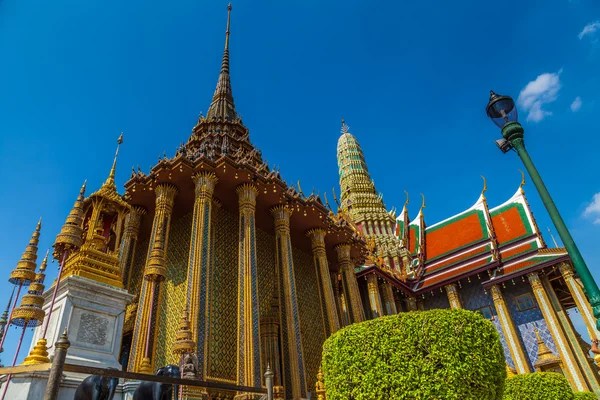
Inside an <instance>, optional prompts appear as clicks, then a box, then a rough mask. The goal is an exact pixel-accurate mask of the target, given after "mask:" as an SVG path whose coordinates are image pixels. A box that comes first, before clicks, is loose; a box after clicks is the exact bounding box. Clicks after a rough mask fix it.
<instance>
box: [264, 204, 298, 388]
mask: <svg viewBox="0 0 600 400" xmlns="http://www.w3.org/2000/svg"><path fill="white" fill-rule="evenodd" d="M291 214H292V210H291V208H290V207H288V206H284V205H282V206H277V207H274V208H272V209H271V215H273V219H274V220H275V240H276V249H277V265H278V269H279V282H280V285H281V286H280V287H283V298H282V299H280V301H281V302H282V303H283V304H282V307H283V308H284V309H285V312H284V315H283V317H284V318H285V320H286V321H285V322H286V329H283V330H282V332H283V334H284V335H286V339H287V340H285V341H284V345H287V348H288V357H289V359H287V360H285V362H286V368H288V369H289V371H290V377H291V380H292V382H291V384H292V390H291V392H292V398H294V399H300V398H304V397H306V377H305V371H304V355H303V351H302V341H301V337H300V317H299V315H298V299H297V297H296V279H295V277H294V261H293V259H292V242H291V239H290V215H291ZM285 342H287V343H285Z"/></svg>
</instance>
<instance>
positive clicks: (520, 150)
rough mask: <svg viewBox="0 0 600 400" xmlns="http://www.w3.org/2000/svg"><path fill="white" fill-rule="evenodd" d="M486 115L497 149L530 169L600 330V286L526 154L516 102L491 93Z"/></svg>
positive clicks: (532, 178) (530, 173) (508, 97)
mask: <svg viewBox="0 0 600 400" xmlns="http://www.w3.org/2000/svg"><path fill="white" fill-rule="evenodd" d="M486 113H487V115H488V117H490V119H491V120H492V121H493V122H494V124H496V125H497V126H498V127H499V128H500V129H502V139H499V140H496V145H497V146H498V147H499V148H500V150H502V152H503V153H506V152H508V151H510V150H515V151H516V152H517V154H518V155H519V157H521V161H523V164H525V168H527V172H529V176H530V177H531V180H532V181H533V184H534V185H535V187H536V189H537V191H538V193H539V194H540V197H541V198H542V201H543V202H544V206H546V210H548V214H550V218H551V219H552V222H553V223H554V226H555V227H556V230H557V232H558V234H559V235H560V239H561V240H562V242H563V243H564V245H565V248H566V249H567V252H568V253H569V256H570V257H571V261H572V262H573V267H574V268H575V271H577V274H578V275H579V277H580V278H581V282H582V283H583V288H584V291H585V293H586V296H587V297H588V299H589V301H590V304H591V306H592V310H593V312H594V317H596V327H597V328H598V329H599V330H600V320H599V319H598V318H600V290H599V289H598V285H597V284H596V281H595V280H594V278H593V277H592V274H591V273H590V270H589V269H588V267H587V265H586V264H585V261H584V260H583V257H582V256H581V253H580V252H579V249H578V248H577V245H576V244H575V241H574V240H573V237H571V233H570V232H569V230H568V229H567V226H566V225H565V222H564V221H563V219H562V217H561V216H560V213H559V212H558V209H557V208H556V205H555V204H554V201H553V200H552V197H550V193H549V192H548V189H547V188H546V185H545V184H544V181H542V178H541V176H540V174H539V172H538V170H537V169H536V168H535V165H534V164H533V161H532V160H531V157H529V153H527V150H526V149H525V142H524V141H523V136H524V131H523V127H522V126H521V124H520V123H519V122H518V115H517V114H518V113H517V108H516V106H515V102H514V101H513V99H512V98H511V97H510V96H500V95H497V94H496V93H494V92H493V91H491V90H490V101H489V103H488V105H487V107H486Z"/></svg>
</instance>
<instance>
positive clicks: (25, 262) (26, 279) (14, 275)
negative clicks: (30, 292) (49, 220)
mask: <svg viewBox="0 0 600 400" xmlns="http://www.w3.org/2000/svg"><path fill="white" fill-rule="evenodd" d="M41 229H42V219H41V218H40V220H39V221H38V223H37V225H36V227H35V231H33V234H32V235H31V239H29V244H28V245H27V247H25V251H24V252H23V255H22V256H21V259H20V260H19V262H18V263H17V267H16V268H15V269H14V270H13V271H12V272H11V273H10V277H9V278H8V281H9V282H10V283H12V284H13V285H28V284H29V283H30V282H32V281H33V280H34V279H35V268H36V262H37V251H38V243H39V242H40V231H41Z"/></svg>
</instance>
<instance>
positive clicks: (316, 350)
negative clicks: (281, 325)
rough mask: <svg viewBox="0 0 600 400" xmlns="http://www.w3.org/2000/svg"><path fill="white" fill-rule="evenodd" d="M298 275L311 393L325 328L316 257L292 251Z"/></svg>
mask: <svg viewBox="0 0 600 400" xmlns="http://www.w3.org/2000/svg"><path fill="white" fill-rule="evenodd" d="M292 252H293V259H294V273H295V276H296V286H297V297H298V310H299V315H300V334H301V335H302V348H303V354H304V369H305V371H306V375H305V376H306V383H307V386H308V390H309V391H310V390H312V389H313V388H314V387H315V380H316V378H317V372H318V370H319V365H321V353H322V351H323V342H324V341H325V327H324V326H323V316H322V314H321V306H320V304H321V300H320V299H319V292H318V290H317V274H316V271H315V265H314V262H313V257H312V255H310V254H307V253H304V252H302V251H300V250H298V249H292Z"/></svg>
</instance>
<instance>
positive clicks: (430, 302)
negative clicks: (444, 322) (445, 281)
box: [423, 288, 460, 310]
mask: <svg viewBox="0 0 600 400" xmlns="http://www.w3.org/2000/svg"><path fill="white" fill-rule="evenodd" d="M459 293H460V292H459ZM423 301H424V303H425V309H426V310H433V309H434V308H441V309H448V308H450V302H449V301H448V295H447V294H446V290H445V289H444V288H442V291H440V290H439V289H435V290H434V291H433V295H431V292H429V293H427V294H425V300H423Z"/></svg>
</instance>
